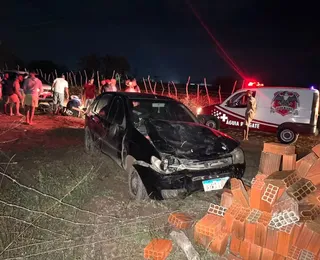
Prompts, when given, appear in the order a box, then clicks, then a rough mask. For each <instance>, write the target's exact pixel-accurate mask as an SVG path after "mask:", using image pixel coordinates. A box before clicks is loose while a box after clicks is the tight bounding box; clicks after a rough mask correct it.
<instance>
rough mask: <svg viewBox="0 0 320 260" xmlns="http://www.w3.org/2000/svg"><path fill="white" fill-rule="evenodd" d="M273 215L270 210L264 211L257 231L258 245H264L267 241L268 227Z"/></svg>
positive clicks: (256, 239) (256, 242)
mask: <svg viewBox="0 0 320 260" xmlns="http://www.w3.org/2000/svg"><path fill="white" fill-rule="evenodd" d="M271 217H272V215H271V214H270V213H268V212H262V214H261V216H260V218H259V219H258V223H257V226H256V231H255V239H254V243H255V244H256V245H258V246H261V247H264V246H265V244H266V241H267V230H268V229H267V228H268V225H269V222H270V220H271Z"/></svg>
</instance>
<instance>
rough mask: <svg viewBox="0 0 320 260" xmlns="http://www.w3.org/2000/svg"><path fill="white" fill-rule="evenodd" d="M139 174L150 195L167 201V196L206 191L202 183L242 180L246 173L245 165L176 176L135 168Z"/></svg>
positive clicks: (187, 171)
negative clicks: (218, 179)
mask: <svg viewBox="0 0 320 260" xmlns="http://www.w3.org/2000/svg"><path fill="white" fill-rule="evenodd" d="M135 167H136V169H137V171H138V172H139V174H140V176H141V177H142V180H143V182H144V185H145V187H146V189H147V191H148V193H149V194H153V195H154V196H155V197H156V198H159V199H165V194H170V197H174V195H176V196H178V195H179V194H181V193H184V194H190V193H192V192H195V191H204V188H203V184H202V181H204V180H210V179H217V178H224V177H230V178H232V177H238V178H241V177H242V176H243V174H244V171H245V164H239V165H232V166H228V167H226V168H220V169H208V170H203V171H189V170H185V171H181V172H179V173H175V174H161V173H158V172H156V171H154V170H153V169H151V168H147V167H143V166H138V165H137V166H135Z"/></svg>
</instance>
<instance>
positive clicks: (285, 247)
mask: <svg viewBox="0 0 320 260" xmlns="http://www.w3.org/2000/svg"><path fill="white" fill-rule="evenodd" d="M292 231H293V225H292ZM292 231H291V232H290V233H287V232H283V231H279V233H278V245H277V250H276V253H277V254H279V255H282V256H284V257H287V256H288V253H289V249H290V247H291V245H292Z"/></svg>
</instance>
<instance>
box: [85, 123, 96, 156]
mask: <svg viewBox="0 0 320 260" xmlns="http://www.w3.org/2000/svg"><path fill="white" fill-rule="evenodd" d="M84 150H85V152H86V153H88V154H94V153H95V152H96V147H95V145H94V141H93V138H92V134H91V132H90V130H89V127H87V126H86V127H85V129H84Z"/></svg>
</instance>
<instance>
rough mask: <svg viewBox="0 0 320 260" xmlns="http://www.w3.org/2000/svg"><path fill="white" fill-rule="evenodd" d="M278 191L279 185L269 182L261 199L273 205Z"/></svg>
mask: <svg viewBox="0 0 320 260" xmlns="http://www.w3.org/2000/svg"><path fill="white" fill-rule="evenodd" d="M278 191H279V187H277V186H274V185H272V184H268V186H267V188H266V190H265V191H264V193H263V195H262V198H261V199H262V200H263V201H266V202H267V203H269V204H270V205H271V204H273V202H274V201H275V199H276V197H277V193H278Z"/></svg>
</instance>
